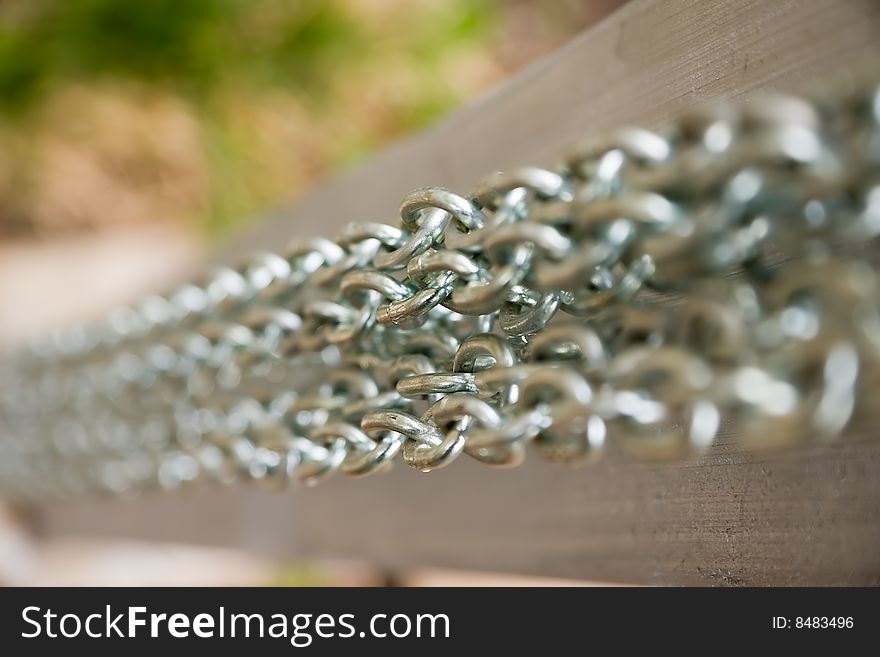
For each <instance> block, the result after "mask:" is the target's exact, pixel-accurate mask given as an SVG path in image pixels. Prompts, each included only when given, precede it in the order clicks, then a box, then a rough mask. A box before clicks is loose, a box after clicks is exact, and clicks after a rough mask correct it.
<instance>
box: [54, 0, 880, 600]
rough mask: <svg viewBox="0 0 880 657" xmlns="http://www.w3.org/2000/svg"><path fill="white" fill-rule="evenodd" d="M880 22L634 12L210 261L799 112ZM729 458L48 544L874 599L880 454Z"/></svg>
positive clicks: (796, 12)
mask: <svg viewBox="0 0 880 657" xmlns="http://www.w3.org/2000/svg"><path fill="white" fill-rule="evenodd" d="M878 34H880V4H878V3H875V2H872V1H871V0H850V1H840V0H777V1H775V2H743V1H738V0H700V1H697V0H653V1H642V2H633V3H631V4H629V5H627V6H626V7H624V8H623V9H622V10H621V11H619V12H617V13H616V14H614V15H612V16H611V17H610V18H609V19H607V20H606V21H604V22H603V23H601V24H599V25H598V26H596V27H595V28H593V29H591V30H589V31H588V32H587V33H585V34H584V35H582V36H581V37H579V38H578V39H576V40H575V41H574V42H572V43H571V44H569V45H568V46H567V47H565V48H563V49H562V50H561V51H559V52H557V53H555V54H553V55H552V56H550V57H548V58H546V59H544V60H543V61H541V62H539V63H538V64H536V65H535V66H533V67H531V68H529V69H528V70H526V71H524V72H523V73H522V74H521V75H519V76H518V77H517V78H516V79H514V80H512V81H511V82H510V83H508V84H507V85H506V86H504V87H503V88H502V89H500V90H498V91H497V92H495V93H493V94H491V95H490V96H488V97H486V98H484V99H483V100H482V101H481V102H479V103H477V104H475V105H473V106H471V107H469V108H467V109H464V110H462V111H460V112H458V113H456V114H455V115H453V116H452V117H450V118H449V119H447V120H446V121H444V122H442V123H441V124H440V125H438V126H436V127H435V128H434V129H433V130H430V131H428V132H426V133H424V134H422V135H418V136H415V137H412V138H410V139H407V140H405V141H402V142H400V143H398V144H396V145H395V146H393V147H391V148H390V149H389V150H387V151H386V152H384V153H383V154H381V155H379V156H378V157H377V158H376V159H375V160H374V161H372V162H370V163H369V164H367V165H366V166H364V167H362V168H359V169H357V170H355V171H352V172H350V173H348V174H347V175H344V176H342V177H341V178H339V179H338V180H336V181H334V182H331V183H330V184H329V185H327V186H326V187H324V188H323V189H321V190H319V191H318V192H316V193H315V194H314V195H313V196H311V197H310V198H307V199H305V200H304V201H303V202H302V203H301V204H299V206H298V207H297V208H295V209H293V210H291V211H289V212H286V213H284V216H281V217H279V218H278V219H276V220H275V221H272V222H269V223H267V224H265V225H264V226H262V227H260V228H258V229H257V230H256V231H254V232H253V233H252V234H251V235H250V236H247V237H246V238H244V239H241V240H239V241H238V242H237V244H236V245H235V246H234V247H230V248H229V249H228V250H227V251H226V252H224V253H223V254H221V256H219V257H220V258H221V259H223V260H230V259H234V258H237V257H239V256H240V255H241V254H242V253H243V252H246V251H249V250H252V249H254V248H271V249H276V250H277V249H283V247H284V245H285V244H286V242H287V241H288V240H289V239H290V238H292V237H294V236H304V235H313V234H326V233H327V232H328V231H330V232H331V233H332V230H333V229H334V228H337V227H339V226H340V225H342V224H343V223H345V222H347V221H352V220H384V221H391V222H394V221H395V220H396V219H395V217H396V209H397V206H398V204H399V201H400V198H401V197H402V196H403V195H404V194H405V193H406V192H407V191H409V190H410V189H412V188H415V187H419V186H423V185H445V186H448V187H450V188H452V189H456V190H460V191H466V190H467V189H468V188H469V187H470V186H471V185H472V184H473V183H474V182H476V181H477V180H478V179H479V178H481V177H482V176H483V175H485V174H486V173H489V172H492V171H494V170H497V169H500V168H505V167H509V166H512V165H518V164H524V163H529V164H541V163H547V164H552V163H554V162H555V161H557V160H558V159H559V157H560V155H561V153H562V152H563V151H564V150H565V148H566V147H568V146H569V145H570V144H571V143H572V141H574V140H576V139H577V138H578V137H580V136H582V135H585V134H589V133H592V132H595V131H599V130H604V129H607V128H611V127H614V126H618V125H622V124H629V123H638V124H640V125H646V126H649V127H652V126H659V125H662V124H664V123H666V122H668V121H669V120H670V119H671V118H673V117H675V116H676V115H678V114H680V113H681V112H682V111H683V110H685V109H687V108H689V107H691V106H693V105H694V104H696V103H698V102H701V101H704V100H707V99H711V98H720V97H731V96H746V97H748V95H749V94H751V93H752V92H753V91H754V90H756V89H760V88H766V87H773V88H777V89H784V90H800V89H803V88H805V87H809V86H810V85H812V84H814V83H816V82H821V81H823V80H824V81H828V80H834V79H838V78H839V77H840V76H841V75H845V74H846V73H847V72H848V71H850V70H852V69H853V68H854V67H862V66H863V65H864V62H865V61H866V60H867V61H873V62H874V63H876V62H878V61H880V39H878V38H877V35H878ZM869 433H870V432H861V433H860V434H859V435H858V436H855V435H854V436H848V437H847V438H846V439H845V440H844V441H842V442H841V443H839V444H834V445H827V446H815V447H805V448H802V449H799V450H795V451H790V452H785V453H781V454H772V455H758V456H754V455H752V456H749V455H741V454H737V453H736V452H734V451H733V450H732V449H731V448H730V441H731V439H730V438H729V437H727V436H725V437H723V439H722V440H721V441H720V443H719V444H718V445H717V446H716V447H715V448H713V450H712V451H711V452H710V453H709V454H708V455H706V456H705V457H703V458H701V459H699V460H696V461H693V462H689V463H684V464H674V465H656V464H654V465H650V464H644V463H633V462H631V461H629V460H626V459H622V458H620V457H619V456H618V455H616V454H614V453H611V454H609V456H608V458H607V459H605V460H604V461H602V462H601V463H599V464H596V465H591V466H587V467H584V468H581V469H577V470H572V469H568V468H564V467H561V466H554V465H548V464H545V463H542V462H540V460H539V459H538V458H537V457H534V456H533V457H532V458H531V459H530V460H529V461H528V463H527V465H525V466H524V467H521V468H519V469H515V470H510V471H499V470H491V469H488V468H486V467H485V466H481V465H478V464H475V463H472V462H468V461H467V460H466V459H465V458H462V459H461V460H460V461H459V462H457V463H455V464H454V465H453V466H451V467H450V468H448V469H447V470H442V471H439V472H436V473H432V474H430V475H423V474H420V473H416V472H413V471H409V470H406V469H405V468H404V467H403V466H402V465H401V466H399V467H398V468H397V470H396V471H394V472H393V473H392V474H390V475H387V476H384V477H379V478H373V479H362V480H346V479H343V478H341V477H339V478H337V479H336V480H334V481H330V482H327V483H324V484H322V485H321V486H319V487H317V488H314V489H295V490H292V491H290V492H289V493H286V494H277V493H269V492H264V491H258V490H255V489H253V488H247V487H232V488H227V489H216V488H213V489H209V490H200V491H187V492H182V493H175V494H148V495H143V496H141V497H139V498H137V499H134V500H123V501H119V500H85V501H82V500H73V501H69V502H64V503H61V504H53V505H51V506H47V507H45V508H44V509H42V518H41V525H42V527H43V530H44V531H45V532H47V533H51V534H64V533H83V532H97V533H111V534H122V535H128V536H141V537H149V538H156V539H173V540H177V541H180V540H192V541H197V542H210V543H223V544H236V545H240V546H244V547H250V548H254V549H257V550H260V551H264V552H268V553H272V554H283V555H301V554H321V555H323V556H341V557H363V558H367V559H371V560H374V561H376V562H377V563H380V564H384V565H387V566H389V567H400V566H405V565H415V564H418V565H434V566H455V567H460V568H481V569H490V570H502V571H516V572H521V573H534V574H541V575H558V576H565V577H576V578H592V579H600V580H612V581H614V580H616V581H624V582H645V583H648V582H653V583H681V584H685V583H688V584H691V583H701V584H768V583H773V584H795V583H798V584H804V583H810V584H854V583H858V584H877V583H880V550H878V549H877V548H878V546H880V504H878V502H880V477H877V473H878V472H880V444H877V442H876V441H875V442H871V440H870V436H868V435H867V434H869Z"/></svg>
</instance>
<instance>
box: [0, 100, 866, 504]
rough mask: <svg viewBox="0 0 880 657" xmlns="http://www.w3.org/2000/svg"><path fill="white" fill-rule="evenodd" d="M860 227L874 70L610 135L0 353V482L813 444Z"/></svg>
mask: <svg viewBox="0 0 880 657" xmlns="http://www.w3.org/2000/svg"><path fill="white" fill-rule="evenodd" d="M878 234H880V93H878V91H877V90H876V89H870V90H869V91H865V89H861V90H858V91H850V92H848V93H845V94H839V95H836V96H833V97H829V98H828V99H825V100H821V101H818V102H814V103H809V102H806V101H804V100H801V99H798V98H791V97H780V96H768V97H764V98H760V99H759V98H756V99H752V100H751V101H750V102H748V103H741V104H739V105H724V106H719V107H716V108H712V109H707V110H700V111H699V112H696V113H693V114H691V115H689V116H687V117H685V118H683V119H682V120H681V121H679V122H678V123H677V125H676V126H674V127H673V128H672V129H670V130H669V131H667V132H666V133H664V134H655V133H653V132H649V131H646V130H642V129H631V128H628V129H622V130H616V131H612V132H609V133H607V134H604V135H600V136H599V137H597V138H594V139H591V140H588V141H586V142H584V143H582V144H580V145H579V146H578V147H577V148H575V149H574V150H573V151H572V152H571V153H570V155H569V156H568V157H567V158H566V159H565V160H564V163H563V164H561V165H560V166H559V167H556V168H554V169H552V170H551V169H542V168H535V167H524V168H521V169H515V170H512V171H508V172H505V173H497V174H495V175H493V176H490V177H489V178H487V179H486V180H484V181H482V182H481V183H480V184H478V185H477V186H476V187H475V188H474V190H473V192H472V193H471V194H470V195H468V196H462V195H459V194H456V193H455V192H452V191H449V190H447V189H441V188H427V189H420V190H416V191H414V192H412V193H411V194H409V195H407V196H406V197H405V198H404V200H403V203H402V205H401V210H400V222H399V225H398V226H397V227H395V226H391V225H385V224H378V223H360V224H352V225H350V226H348V227H346V228H345V229H343V230H342V232H341V233H340V234H339V235H338V237H337V239H336V240H335V241H330V240H326V239H315V240H309V241H305V242H298V243H296V244H294V245H292V246H291V247H290V248H289V249H288V250H287V252H286V253H285V254H284V255H276V254H270V253H267V254H261V255H258V256H256V257H254V258H252V259H250V260H249V261H248V262H246V263H244V264H243V265H242V266H241V267H238V268H221V269H217V270H215V271H212V272H210V273H209V274H208V275H207V276H206V277H205V278H204V279H203V280H201V281H199V282H194V283H191V284H187V285H184V286H182V287H180V288H179V289H176V290H174V291H172V292H171V293H169V294H167V295H165V296H158V295H156V296H149V297H147V298H145V299H142V300H141V301H140V302H139V303H138V304H136V305H133V306H131V307H125V308H120V309H118V310H117V311H115V312H113V313H111V314H110V315H109V316H108V317H107V318H106V319H105V320H104V321H102V322H98V323H94V324H89V325H83V326H76V327H72V328H68V329H65V330H63V331H59V332H56V333H55V334H53V335H52V336H51V337H50V338H49V339H45V340H41V341H39V342H35V343H34V344H33V345H30V346H29V347H28V348H27V349H25V350H21V351H18V352H15V353H11V354H9V355H8V357H7V358H6V359H5V360H4V361H3V362H2V364H0V370H2V382H0V450H2V453H3V455H4V456H3V458H2V459H0V490H2V492H3V494H4V495H7V496H11V497H20V498H39V497H44V496H58V495H70V494H77V493H83V492H87V491H95V490H99V491H108V492H115V493H122V492H125V491H129V490H138V489H143V488H149V487H156V486H160V487H163V488H175V487H177V486H180V485H183V484H186V483H188V482H192V481H196V480H204V479H207V480H214V481H220V482H231V481H235V480H240V479H248V480H255V481H258V482H262V483H265V484H266V485H269V486H283V485H285V484H287V483H288V482H290V481H300V482H304V483H307V484H312V483H315V482H317V481H319V480H321V479H323V478H325V477H327V476H329V475H331V474H332V473H334V472H336V471H342V472H344V473H346V474H349V475H358V476H359V475H366V474H371V473H376V472H382V471H384V470H386V469H387V468H388V467H389V466H390V465H391V464H392V463H393V461H394V460H396V459H397V457H398V454H399V455H400V457H401V458H402V459H403V460H404V462H406V464H408V465H409V466H411V467H413V468H416V469H419V470H422V471H429V470H432V469H436V468H440V467H444V466H446V465H448V464H449V463H451V462H452V461H454V460H455V459H456V458H458V457H459V456H461V455H462V454H466V455H467V456H468V457H470V458H473V459H475V460H477V461H480V462H482V463H486V464H489V465H494V466H515V465H518V464H520V463H522V461H523V459H524V458H525V455H526V448H527V446H528V445H532V446H533V448H534V449H535V450H536V451H537V452H538V453H539V454H540V455H541V456H543V457H544V458H546V459H549V460H551V461H556V462H563V463H582V462H589V461H592V460H594V459H595V458H597V457H599V456H600V455H601V454H602V453H603V452H604V451H605V450H606V447H607V445H609V444H610V443H615V444H617V445H619V446H620V447H621V448H622V449H623V450H626V451H627V452H628V453H631V454H633V455H634V456H637V457H640V458H647V459H678V458H685V457H688V456H690V455H693V454H695V453H699V452H701V451H703V450H706V449H707V448H708V447H710V446H711V445H712V443H713V441H714V440H715V438H716V436H717V435H718V433H719V430H720V428H721V426H722V423H727V424H728V425H729V426H730V427H731V428H732V429H733V430H734V431H735V434H736V435H737V437H738V440H739V441H741V443H742V444H743V445H744V446H745V447H746V448H748V449H751V448H754V447H764V446H774V445H791V444H795V443H802V442H810V441H825V440H829V439H832V438H834V437H836V436H839V435H840V433H841V431H842V430H843V429H844V427H845V426H847V425H848V424H850V423H852V422H854V421H858V420H861V419H868V420H869V421H871V420H876V418H875V417H874V415H876V413H877V410H876V409H877V406H876V404H872V403H871V401H872V395H873V394H876V392H877V390H878V389H880V387H878V383H880V381H878V379H880V366H878V365H880V305H878V300H880V296H878V277H877V272H876V269H875V267H874V266H873V264H872V263H871V257H870V249H872V248H873V246H874V244H873V241H874V240H875V239H876V238H877V236H878ZM866 245H867V249H866ZM853 253H862V254H863V256H862V257H855V256H854V255H852V254H853Z"/></svg>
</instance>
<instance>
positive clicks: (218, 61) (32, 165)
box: [0, 0, 621, 239]
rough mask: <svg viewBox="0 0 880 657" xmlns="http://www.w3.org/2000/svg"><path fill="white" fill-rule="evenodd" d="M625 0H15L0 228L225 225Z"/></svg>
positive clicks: (407, 127) (483, 87) (412, 124)
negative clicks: (161, 224) (164, 224)
mask: <svg viewBox="0 0 880 657" xmlns="http://www.w3.org/2000/svg"><path fill="white" fill-rule="evenodd" d="M620 3H621V2H620V0H594V1H592V2H583V1H581V2H579V1H576V0H555V1H554V0H545V1H536V2H529V1H523V0H0V239H11V238H17V239H20V238H39V239H46V238H50V237H55V236H58V235H67V234H70V233H75V232H83V231H94V230H103V229H107V228H111V227H114V226H124V225H132V224H137V223H143V222H172V223H177V224H180V225H181V226H182V227H184V228H185V229H186V230H190V231H195V232H200V233H202V234H205V235H208V236H211V237H216V236H222V235H225V234H227V233H228V232H229V231H230V229H232V228H235V227H238V226H240V225H241V223H242V222H245V221H247V220H248V219H253V218H254V217H256V216H259V214H260V213H262V212H264V211H266V210H268V209H270V208H272V207H276V206H278V205H281V204H284V203H286V202H289V201H290V200H292V199H295V198H296V196H297V195H298V194H300V193H302V191H303V190H304V189H305V188H307V187H308V186H309V185H310V184H311V183H312V182H313V181H314V180H315V179H316V178H317V177H319V176H322V175H324V174H325V173H327V172H328V171H330V170H333V169H336V168H339V167H342V166H346V165H348V164H350V163H352V162H354V161H357V160H359V159H361V158H362V157H364V156H365V155H366V154H368V153H370V152H371V151H373V150H375V149H376V148H377V147H378V146H380V145H381V144H383V143H385V142H387V141H388V140H389V139H392V138H394V137H395V136H398V135H400V134H402V133H406V132H408V131H411V130H413V129H416V128H419V127H422V126H424V125H426V124H428V123H430V122H431V121H433V120H435V119H436V118H437V117H439V116H441V115H443V114H444V113H445V112H447V111H448V110H449V109H450V108H452V107H454V106H456V105H458V104H459V103H461V102H462V101H464V100H467V99H469V98H471V97H473V96H475V95H477V94H479V93H482V92H485V91H487V90H489V89H490V88H491V87H492V86H493V85H495V84H496V83H497V82H498V81H500V80H501V79H503V78H504V77H505V76H507V75H509V74H510V73H511V72H512V71H514V70H516V69H517V68H519V67H521V66H522V65H523V64H525V63H527V62H528V61H529V60H531V59H533V58H534V57H536V56H537V55H540V54H542V53H544V52H546V51H547V50H549V49H551V48H553V47H555V46H556V45H558V44H559V43H561V42H562V41H564V40H565V39H567V38H568V37H570V36H571V35H572V34H573V33H576V32H577V31H579V30H580V29H582V28H583V26H585V25H587V24H589V23H591V22H593V21H595V20H597V19H598V18H600V17H602V16H604V15H605V14H607V13H609V12H610V11H611V9H613V8H614V7H615V6H616V5H619V4H620Z"/></svg>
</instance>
